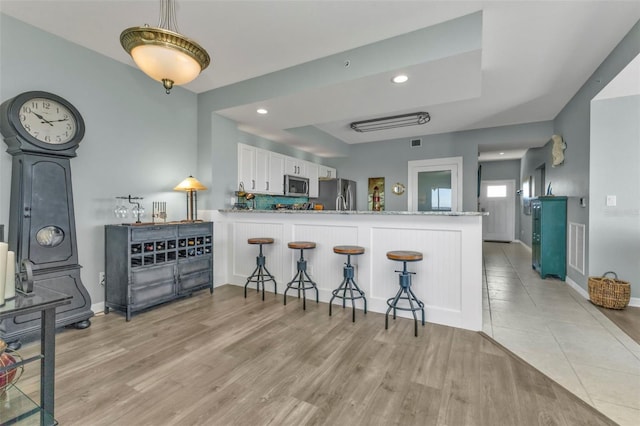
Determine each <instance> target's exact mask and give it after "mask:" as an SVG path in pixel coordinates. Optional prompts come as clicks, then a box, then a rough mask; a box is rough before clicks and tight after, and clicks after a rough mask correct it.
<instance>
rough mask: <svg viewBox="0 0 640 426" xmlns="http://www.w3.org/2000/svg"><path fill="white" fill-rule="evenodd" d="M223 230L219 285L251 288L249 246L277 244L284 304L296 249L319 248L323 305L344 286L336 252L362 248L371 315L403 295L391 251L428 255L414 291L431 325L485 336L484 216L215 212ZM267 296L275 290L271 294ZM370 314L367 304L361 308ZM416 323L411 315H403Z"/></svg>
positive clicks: (273, 255)
mask: <svg viewBox="0 0 640 426" xmlns="http://www.w3.org/2000/svg"><path fill="white" fill-rule="evenodd" d="M207 213H208V216H209V217H207V219H210V220H212V221H213V222H214V223H215V232H214V235H215V239H216V244H217V247H226V248H227V249H226V250H218V251H217V252H216V261H215V262H216V271H217V272H216V275H217V279H216V284H218V285H220V284H224V283H231V284H235V285H244V284H245V281H246V277H248V276H249V275H250V274H251V272H252V270H253V269H254V268H255V258H256V256H257V252H256V248H255V247H254V246H250V245H249V244H247V239H248V238H255V237H271V238H274V240H275V244H273V245H269V246H266V247H265V248H264V252H265V256H266V258H267V268H268V269H269V271H270V272H271V273H272V274H273V275H274V276H275V277H276V280H277V282H278V293H279V297H281V294H282V292H283V291H284V289H285V286H286V283H287V282H288V281H289V280H291V278H292V277H293V275H294V273H295V268H296V260H297V257H298V256H299V253H298V251H296V250H291V249H289V248H288V247H287V243H288V242H290V241H296V240H298V241H314V242H316V244H317V248H316V249H314V250H308V251H305V258H306V259H307V260H308V266H307V268H308V272H309V275H310V276H311V277H312V279H313V280H314V281H315V282H316V283H317V285H318V290H319V293H320V301H321V302H328V301H329V299H330V298H331V291H332V290H333V289H335V288H337V287H338V285H339V284H340V282H341V281H342V267H343V262H344V258H343V256H339V255H336V254H335V253H334V252H333V247H334V246H336V245H359V246H362V247H364V248H365V253H364V254H363V255H361V256H356V257H355V258H354V259H353V260H354V261H355V262H354V263H355V264H356V266H355V271H356V281H357V283H358V285H359V286H360V288H361V289H362V290H364V292H365V293H366V295H367V301H368V310H369V311H373V312H382V313H384V312H386V310H387V304H386V300H387V299H388V298H390V297H393V296H394V295H395V294H396V292H397V290H398V275H397V273H396V272H395V270H396V269H397V267H398V265H397V264H396V262H393V261H390V260H388V259H387V258H386V253H387V252H388V251H391V250H414V251H419V252H422V253H423V255H424V260H423V261H422V262H415V263H411V265H410V268H409V269H410V270H411V271H412V272H415V273H416V275H414V276H413V284H412V289H413V291H414V292H415V294H416V295H417V296H418V298H419V299H421V300H422V301H423V302H424V303H425V309H426V320H427V321H428V322H433V323H437V324H443V325H448V326H453V327H459V328H465V329H468V330H481V329H482V216H483V214H484V213H478V212H369V211H313V210H309V211H306V210H302V211H297V210H284V211H271V210H242V211H239V210H218V211H211V212H207ZM267 291H272V287H270V286H267ZM357 307H358V308H359V309H362V304H357ZM398 315H399V316H404V317H410V315H411V314H410V313H409V312H402V311H398Z"/></svg>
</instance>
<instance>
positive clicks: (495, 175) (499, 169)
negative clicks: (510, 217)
mask: <svg viewBox="0 0 640 426" xmlns="http://www.w3.org/2000/svg"><path fill="white" fill-rule="evenodd" d="M480 165H481V166H482V172H481V176H480V179H481V180H514V181H515V182H516V191H517V190H518V189H520V188H521V184H520V160H506V161H483V162H481V163H480ZM513 203H514V205H515V212H516V217H515V221H514V233H513V235H515V237H516V239H519V237H518V235H519V234H520V214H521V212H522V197H521V196H519V195H516V197H515V198H514V200H513ZM527 217H529V216H527Z"/></svg>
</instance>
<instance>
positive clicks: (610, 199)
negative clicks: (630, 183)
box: [607, 195, 617, 207]
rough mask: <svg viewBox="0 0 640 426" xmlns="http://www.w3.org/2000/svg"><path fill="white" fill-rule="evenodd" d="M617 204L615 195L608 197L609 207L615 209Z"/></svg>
mask: <svg viewBox="0 0 640 426" xmlns="http://www.w3.org/2000/svg"><path fill="white" fill-rule="evenodd" d="M616 204H617V200H616V196H615V195H607V207H615V206H616Z"/></svg>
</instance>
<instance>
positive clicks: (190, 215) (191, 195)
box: [173, 176, 207, 222]
mask: <svg viewBox="0 0 640 426" xmlns="http://www.w3.org/2000/svg"><path fill="white" fill-rule="evenodd" d="M206 189H207V187H206V186H204V185H203V184H201V183H200V181H198V179H196V178H194V177H193V176H189V177H188V178H186V179H185V180H183V181H182V182H180V183H179V184H178V186H176V187H175V188H173V190H174V191H186V193H187V220H188V221H190V222H192V221H196V220H198V191H204V190H206Z"/></svg>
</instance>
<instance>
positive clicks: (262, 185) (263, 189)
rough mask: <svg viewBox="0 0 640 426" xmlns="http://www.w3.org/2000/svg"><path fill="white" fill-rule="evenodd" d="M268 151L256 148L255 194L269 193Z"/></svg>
mask: <svg viewBox="0 0 640 426" xmlns="http://www.w3.org/2000/svg"><path fill="white" fill-rule="evenodd" d="M269 186H270V183H269V151H265V150H264V149H260V148H256V187H255V189H254V191H255V192H258V193H261V194H264V193H268V192H269Z"/></svg>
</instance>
